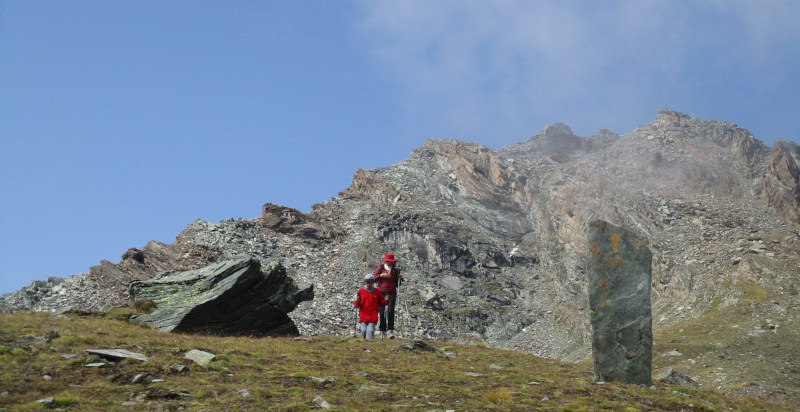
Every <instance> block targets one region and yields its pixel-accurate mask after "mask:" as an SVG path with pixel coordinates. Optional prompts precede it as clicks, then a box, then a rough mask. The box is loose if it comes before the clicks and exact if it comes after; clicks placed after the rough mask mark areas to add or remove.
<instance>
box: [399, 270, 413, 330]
mask: <svg viewBox="0 0 800 412" xmlns="http://www.w3.org/2000/svg"><path fill="white" fill-rule="evenodd" d="M403 281H405V279H403ZM399 283H402V282H399ZM397 294H398V295H399V294H400V287H399V284H398V288H397ZM403 307H404V308H405V310H406V315H405V316H404V317H403V322H405V328H406V329H405V332H406V334H407V335H410V333H409V330H408V319H409V318H410V317H411V314H409V313H408V299H406V298H403Z"/></svg>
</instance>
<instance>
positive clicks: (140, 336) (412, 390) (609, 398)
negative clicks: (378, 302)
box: [0, 309, 788, 411]
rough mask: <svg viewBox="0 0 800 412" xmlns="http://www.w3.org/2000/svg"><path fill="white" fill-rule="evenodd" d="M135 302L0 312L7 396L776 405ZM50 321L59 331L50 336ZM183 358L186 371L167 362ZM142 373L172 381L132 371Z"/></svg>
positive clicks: (552, 405) (211, 404) (437, 404)
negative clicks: (189, 323) (192, 319)
mask: <svg viewBox="0 0 800 412" xmlns="http://www.w3.org/2000/svg"><path fill="white" fill-rule="evenodd" d="M129 313H130V312H129V310H127V309H122V310H119V309H118V310H115V311H112V312H109V313H95V314H85V315H83V316H80V315H75V314H71V315H68V316H66V317H64V316H61V317H55V316H51V315H49V314H44V313H21V314H13V315H10V314H0V345H2V346H0V388H2V389H0V408H8V409H9V410H15V411H16V410H39V409H44V407H43V406H41V405H39V404H36V403H35V402H34V401H36V400H38V399H42V398H45V397H53V398H54V405H53V407H56V408H64V409H67V410H81V411H85V410H86V411H91V410H97V411H113V410H121V411H132V410H152V409H154V408H156V409H159V408H160V409H163V410H178V409H179V408H182V409H183V410H189V411H191V410H202V409H207V410H223V409H224V410H308V409H315V408H317V407H316V405H315V404H314V402H313V399H314V398H315V397H317V396H321V397H322V398H324V399H325V400H326V401H327V402H329V403H330V404H331V405H332V406H333V409H335V410H359V409H360V410H369V409H371V410H423V411H427V410H446V409H454V410H458V411H463V410H488V409H496V410H573V411H580V410H615V411H625V410H627V411H636V410H640V411H645V410H669V411H677V410H720V411H721V410H730V409H732V410H779V409H780V408H779V407H777V406H775V405H766V404H763V403H761V402H760V401H758V400H756V399H754V398H751V397H743V398H731V397H727V396H724V395H722V394H721V393H719V392H716V391H713V390H694V389H688V388H683V387H677V386H670V385H662V384H657V385H656V386H655V387H654V388H644V387H639V386H635V385H624V384H618V383H607V384H594V383H592V382H591V379H590V376H591V371H590V366H589V364H588V363H586V362H584V363H580V364H571V363H562V362H558V361H553V360H548V359H543V358H539V357H536V356H533V355H529V354H526V353H521V352H515V351H507V350H498V349H490V348H486V347H481V346H462V345H455V344H442V343H437V345H438V346H439V347H441V348H443V349H445V350H446V351H450V352H453V353H454V354H455V355H454V356H445V355H444V354H441V353H433V352H420V351H410V350H405V349H403V348H402V347H403V346H404V345H405V344H406V343H407V342H404V341H402V340H386V341H381V340H373V341H363V340H361V339H357V338H339V337H313V338H311V337H302V338H295V339H292V338H277V339H275V338H263V339H255V338H247V337H215V336H196V335H182V334H168V333H161V332H157V331H155V330H152V329H149V328H148V327H146V326H141V325H136V324H130V323H128V322H126V321H125V320H124V319H126V318H127V315H128V314H129ZM52 332H57V334H58V337H56V338H53V339H51V340H48V339H47V338H48V336H49V337H50V338H52V337H54V336H55V334H54V333H52ZM89 348H124V349H128V350H131V351H134V352H139V353H144V354H146V355H147V356H149V360H148V361H146V362H139V361H133V360H126V361H122V362H117V363H110V362H109V363H108V364H107V365H106V367H104V368H99V369H96V368H89V367H86V366H84V365H85V364H86V363H87V362H91V361H97V359H96V358H94V357H93V356H89V355H88V354H87V353H86V352H84V350H85V349H89ZM191 349H201V350H205V351H208V352H212V353H215V354H216V355H217V360H216V361H214V362H212V363H211V364H210V365H208V366H206V367H203V366H198V365H195V364H192V363H191V362H190V361H188V360H186V359H184V358H183V354H184V353H185V352H187V351H189V350H191ZM65 354H75V355H77V357H76V358H73V359H63V358H62V355H65ZM175 364H182V365H188V366H189V368H188V371H184V372H175V371H173V370H171V369H170V366H171V365H175ZM465 372H466V373H471V374H479V375H478V376H470V375H467V374H465ZM138 374H143V375H144V376H148V375H149V376H151V377H152V379H164V381H163V382H150V380H148V379H143V380H142V382H140V383H132V380H133V378H134V377H135V376H136V375H138ZM45 375H48V376H50V377H52V379H51V380H45V379H44V378H43V377H44V376H45ZM242 389H246V390H247V391H248V392H249V396H247V397H243V396H241V395H240V394H239V391H240V390H242ZM787 410H788V409H787Z"/></svg>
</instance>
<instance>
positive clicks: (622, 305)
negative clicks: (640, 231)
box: [587, 220, 653, 386]
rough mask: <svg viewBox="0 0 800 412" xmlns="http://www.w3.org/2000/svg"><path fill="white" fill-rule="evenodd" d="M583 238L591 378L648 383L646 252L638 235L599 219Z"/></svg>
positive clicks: (650, 339)
mask: <svg viewBox="0 0 800 412" xmlns="http://www.w3.org/2000/svg"><path fill="white" fill-rule="evenodd" d="M588 241H589V246H588V248H589V255H588V256H587V260H588V262H587V264H588V267H589V308H590V310H591V322H592V355H593V356H592V357H593V360H594V364H593V366H594V367H593V375H594V379H595V380H596V381H623V382H625V383H633V384H637V385H647V386H650V384H651V383H652V379H651V376H650V375H651V372H652V370H653V367H652V359H653V315H652V310H651V308H650V280H651V274H650V266H651V263H652V254H651V253H650V250H649V249H648V248H647V246H646V244H645V241H644V240H643V239H640V238H638V237H637V236H636V235H634V234H633V233H631V232H630V231H628V230H627V229H624V228H621V227H618V226H614V225H612V224H609V223H608V222H605V221H602V220H595V221H593V222H591V223H589V240H588Z"/></svg>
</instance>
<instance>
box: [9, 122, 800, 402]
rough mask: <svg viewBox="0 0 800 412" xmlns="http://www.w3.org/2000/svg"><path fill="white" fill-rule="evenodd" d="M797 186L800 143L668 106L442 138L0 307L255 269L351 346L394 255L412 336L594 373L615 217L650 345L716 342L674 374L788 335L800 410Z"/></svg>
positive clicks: (304, 319) (52, 282)
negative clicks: (650, 329)
mask: <svg viewBox="0 0 800 412" xmlns="http://www.w3.org/2000/svg"><path fill="white" fill-rule="evenodd" d="M798 176H800V148H799V147H798V146H797V145H796V144H794V143H791V142H784V141H776V142H775V144H774V145H773V146H772V147H771V148H770V147H768V146H766V145H764V144H763V143H762V142H761V141H759V140H758V139H756V138H755V137H753V136H752V135H751V134H750V133H749V132H748V131H747V130H745V129H743V128H740V127H738V126H736V125H735V124H732V123H725V122H719V121H706V120H700V119H695V118H692V117H690V116H688V115H685V114H681V113H677V112H674V111H671V110H667V109H664V110H661V111H660V112H659V113H658V115H657V116H656V118H655V120H654V121H653V122H652V123H651V124H649V125H643V126H640V127H638V128H637V129H636V130H634V131H632V132H630V133H628V134H626V135H617V134H615V133H613V132H611V131H608V130H600V131H599V132H597V133H596V134H595V135H592V136H589V137H579V136H575V135H574V134H573V133H572V131H571V130H570V128H569V127H568V126H566V125H564V124H560V123H558V124H555V125H552V126H548V127H545V128H544V129H543V130H542V131H541V132H539V133H538V134H536V135H535V136H533V137H531V138H530V139H529V140H527V141H525V142H521V143H518V144H516V145H513V146H510V147H505V148H502V149H499V150H493V149H490V148H487V147H484V146H481V145H478V144H472V143H467V142H462V141H456V140H450V139H435V140H428V141H427V142H425V144H424V145H423V146H422V147H419V148H417V149H415V150H414V151H413V152H412V153H411V154H410V156H409V157H408V158H407V159H405V160H403V161H401V162H399V163H397V164H395V165H392V166H390V167H386V168H380V169H375V170H361V169H359V170H358V171H357V172H356V173H355V175H354V177H353V181H352V183H351V185H350V187H348V188H346V189H345V190H344V191H342V192H341V193H339V195H338V196H336V197H335V198H333V199H332V200H330V201H326V202H323V203H320V204H316V205H314V206H313V208H312V209H313V210H312V211H311V212H310V213H308V214H304V213H301V212H299V211H297V210H294V209H290V208H287V207H282V206H279V205H273V204H266V205H264V206H263V208H262V211H261V215H260V216H259V217H257V218H255V219H252V220H243V219H238V220H227V221H222V222H219V223H211V222H206V221H202V220H198V221H195V222H192V223H191V224H189V225H188V226H187V227H186V228H185V229H184V231H183V232H181V233H180V234H178V235H177V238H176V240H175V242H174V243H172V244H169V245H167V244H162V243H158V242H150V243H148V244H147V245H146V246H144V247H142V248H141V249H130V250H128V251H127V252H125V253H124V254H123V255H122V259H121V261H120V262H119V263H116V264H113V263H110V262H105V261H104V262H102V263H101V264H100V265H99V266H95V267H92V268H91V269H90V271H89V272H88V273H86V274H82V275H76V276H73V277H70V278H67V279H58V278H48V279H47V280H46V281H42V282H34V284H33V285H31V286H30V287H27V288H25V289H22V290H20V291H17V292H15V293H12V294H8V295H5V296H3V297H2V299H1V300H0V305H1V306H2V308H3V310H4V311H15V310H29V309H33V310H58V309H59V308H63V307H72V306H78V307H83V308H102V307H107V306H109V305H117V304H123V303H125V302H127V300H128V299H129V296H128V295H127V284H128V282H130V281H132V280H139V279H149V278H152V277H154V276H155V275H156V274H157V273H159V272H163V271H174V270H188V269H195V268H199V267H202V266H205V265H207V264H209V263H212V262H216V261H218V260H220V259H228V258H234V257H236V256H240V255H249V256H253V257H255V258H256V259H258V260H259V261H261V262H262V263H263V264H265V265H268V264H271V263H275V262H278V263H281V264H282V265H284V266H285V267H286V268H287V269H288V270H289V273H290V274H291V275H292V276H293V277H294V278H295V279H296V280H297V281H298V282H303V283H313V284H314V291H315V298H314V300H313V301H311V302H305V303H302V304H300V305H299V306H298V307H297V309H296V310H295V311H294V312H292V313H291V315H290V316H291V317H292V318H293V320H294V321H295V323H296V324H297V326H298V328H299V329H300V332H301V333H304V334H310V335H315V334H340V335H343V334H348V333H350V331H351V328H352V327H353V325H352V323H353V321H352V319H353V316H352V315H353V313H352V306H351V304H350V302H351V299H352V297H353V295H354V293H355V291H356V290H357V288H358V287H359V286H360V280H361V279H362V278H363V276H364V274H366V273H367V272H371V271H372V270H373V269H374V268H375V267H377V265H378V264H379V259H380V257H381V256H383V253H385V252H392V253H394V254H395V255H396V256H398V257H399V260H400V267H401V270H402V271H403V273H404V275H405V276H406V278H407V279H408V282H407V283H406V284H405V286H404V288H403V289H402V291H401V294H402V297H401V304H402V308H401V310H400V315H401V317H400V319H399V321H398V322H399V328H400V332H401V334H405V335H406V336H415V337H425V338H429V339H442V340H445V339H446V340H457V341H458V340H461V341H474V340H481V341H484V342H486V343H487V344H489V345H491V346H496V347H505V348H514V349H520V350H525V351H528V352H532V353H534V354H538V355H542V356H547V357H552V358H558V359H563V360H578V359H582V358H584V357H586V356H587V355H588V354H589V336H590V325H589V313H588V293H587V279H586V274H587V271H586V256H587V246H586V245H587V239H586V233H587V227H588V223H589V222H590V221H592V220H595V219H604V220H606V221H609V222H613V223H615V224H618V225H621V226H623V227H626V228H628V229H630V230H631V231H633V232H635V233H637V234H638V235H639V236H640V237H642V238H644V239H647V241H648V243H649V244H648V247H649V248H650V250H651V251H652V253H653V267H652V277H653V282H652V291H651V296H652V299H651V301H652V303H653V324H654V328H656V329H657V330H658V329H663V330H671V329H669V328H670V327H672V326H673V325H674V326H675V327H677V328H679V329H678V330H681V331H684V330H686V331H687V332H685V333H684V332H681V333H682V334H679V335H678V336H679V337H677V338H674V339H673V340H674V342H663V343H662V344H663V345H673V346H681V345H694V344H697V345H699V344H700V340H699V339H700V337H702V338H703V339H705V338H706V337H710V338H709V339H710V340H708V341H706V340H703V341H702V342H703V343H702V345H705V346H703V348H706V346H707V347H708V350H707V351H706V352H707V353H708V355H707V356H706V355H703V353H706V352H703V351H699V352H698V353H699V354H698V355H697V358H692V359H685V358H684V359H681V358H676V359H672V358H669V359H667V358H665V360H664V361H663V362H662V364H663V366H667V365H677V366H679V367H680V366H685V367H686V368H689V369H691V368H692V367H694V365H695V364H698V365H699V366H697V367H698V368H700V367H705V364H708V365H713V362H719V361H720V360H719V359H718V356H723V357H724V356H728V357H731V358H732V357H733V356H734V355H736V356H737V357H738V356H739V355H740V354H739V353H736V354H733V353H728V352H732V351H734V350H738V351H742V353H741V355H744V354H745V353H746V351H750V350H752V348H754V347H758V345H759V344H760V342H762V341H761V339H766V337H768V336H769V335H765V334H764V333H774V334H778V333H781V334H784V333H786V334H787V335H776V336H784V337H787V338H794V337H796V338H797V339H794V341H793V342H792V341H789V342H786V343H784V344H782V345H779V348H778V349H777V350H776V351H775V353H776V355H775V356H772V357H770V359H769V360H763V359H761V365H762V367H763V368H769V369H772V370H773V371H774V373H773V374H772V375H770V378H769V379H771V380H769V379H767V380H764V381H763V382H761V383H760V384H761V385H762V387H770V388H778V389H776V390H783V391H784V393H786V391H789V393H798V392H800V389H797V388H800V378H798V376H800V363H798V361H797V360H796V359H800V348H798V344H797V343H796V342H798V341H800V317H799V315H800V309H799V308H800V296H798V291H800V256H798V255H799V253H798V252H800V181H798ZM406 306H407V308H408V309H407V310H406V309H405V307H406ZM718 314H726V315H725V316H727V318H726V317H721V318H720V319H721V320H720V321H719V322H716V323H714V324H713V325H712V326H711V327H708V328H707V330H704V331H699V332H697V333H698V335H689V333H690V332H688V331H691V330H693V329H689V328H688V326H687V327H685V328H683V326H681V325H690V324H692V325H699V324H702V325H707V324H706V323H702V322H701V321H702V320H707V319H711V318H710V317H711V316H712V315H718ZM727 314H730V316H729V315H727ZM737 316H738V317H737ZM714 319H716V318H714ZM692 322H694V323H692ZM726 322H736V325H737V328H742V330H741V331H740V332H741V333H738V334H737V336H739V335H741V336H745V338H742V339H739V338H736V341H735V342H729V340H730V339H732V338H727V337H726V338H724V339H723V336H728V335H723V334H722V332H719V331H718V330H717V329H716V328H723V327H724V326H725V325H724V324H725V323H726ZM765 331H768V332H765ZM676 333H677V332H676ZM695 336H698V337H697V338H695ZM748 336H749V337H748ZM717 337H719V338H717ZM655 339H656V346H655V350H656V351H659V350H660V349H659V341H658V339H659V335H658V333H657V334H656V337H655ZM726 339H727V340H726ZM719 345H722V346H719ZM737 345H738V346H737ZM681 347H683V346H681ZM661 349H665V350H664V352H666V351H667V350H668V349H674V348H661ZM721 353H728V354H727V355H725V354H721ZM723 359H727V358H723ZM756 359H758V356H757V354H756ZM690 361H692V362H690ZM708 362H712V363H708ZM656 366H658V365H656ZM709 367H710V366H709ZM706 369H708V367H706ZM697 373H698V374H699V375H702V373H704V370H699V371H698V372H697ZM703 376H705V375H703ZM703 376H700V378H701V379H700V381H701V383H702V381H703V379H705V378H703ZM725 376H726V379H723V380H721V381H717V380H715V379H717V378H718V375H715V376H711V375H709V376H708V380H707V384H713V382H720V385H724V384H727V385H733V382H746V379H745V378H744V377H743V378H741V379H739V378H736V377H733V376H731V375H725ZM787 376H788V377H789V378H788V380H787V378H786V377H787ZM736 379H739V380H736ZM742 379H745V380H744V381H743V380H742ZM765 379H766V378H765ZM708 382H711V383H708ZM769 385H772V386H769ZM787 386H788V389H787Z"/></svg>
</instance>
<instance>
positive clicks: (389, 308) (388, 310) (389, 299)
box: [378, 293, 397, 332]
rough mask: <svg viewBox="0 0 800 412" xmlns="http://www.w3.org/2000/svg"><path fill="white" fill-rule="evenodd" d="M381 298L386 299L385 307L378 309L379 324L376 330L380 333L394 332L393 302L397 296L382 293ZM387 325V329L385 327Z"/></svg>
mask: <svg viewBox="0 0 800 412" xmlns="http://www.w3.org/2000/svg"><path fill="white" fill-rule="evenodd" d="M383 297H384V298H386V306H382V307H379V308H378V315H379V318H380V323H378V330H379V331H381V332H386V330H387V329H388V330H394V301H395V299H396V298H397V295H396V294H394V293H384V294H383ZM386 318H389V319H388V322H387V319H386ZM387 323H388V326H389V327H388V328H387V327H386V326H387Z"/></svg>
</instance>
